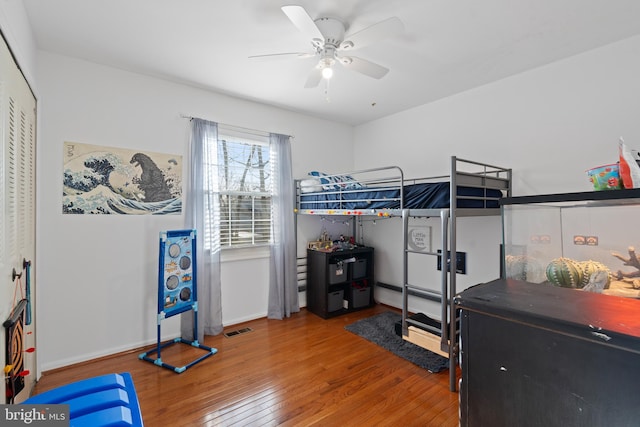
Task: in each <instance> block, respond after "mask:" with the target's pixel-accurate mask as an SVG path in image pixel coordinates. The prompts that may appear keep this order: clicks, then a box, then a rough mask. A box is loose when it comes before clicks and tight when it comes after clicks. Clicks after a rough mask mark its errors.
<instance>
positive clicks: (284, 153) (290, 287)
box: [267, 134, 300, 319]
mask: <svg viewBox="0 0 640 427" xmlns="http://www.w3.org/2000/svg"><path fill="white" fill-rule="evenodd" d="M269 145H270V151H271V153H272V157H271V158H272V160H273V161H274V163H275V166H276V168H275V169H276V170H277V171H278V173H277V174H275V175H276V178H275V181H274V183H273V184H274V187H275V188H274V189H273V198H272V200H273V203H272V206H273V207H272V209H273V215H272V218H273V243H272V244H271V257H270V262H271V264H270V268H269V270H270V271H269V307H268V310H267V317H268V318H269V319H283V318H284V317H289V316H291V313H295V312H298V311H300V305H299V302H298V280H297V266H296V254H297V248H296V239H295V218H294V212H293V209H294V191H293V175H292V172H291V144H290V141H289V137H288V136H286V135H279V134H270V135H269Z"/></svg>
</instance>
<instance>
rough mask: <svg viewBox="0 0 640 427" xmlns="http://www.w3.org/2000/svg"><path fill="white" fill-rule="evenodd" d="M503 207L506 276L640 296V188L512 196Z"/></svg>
mask: <svg viewBox="0 0 640 427" xmlns="http://www.w3.org/2000/svg"><path fill="white" fill-rule="evenodd" d="M501 210H502V231H503V242H502V251H501V271H502V277H504V278H507V279H517V280H522V281H526V282H531V283H539V284H543V285H548V286H557V287H562V288H567V289H574V290H581V291H586V292H596V293H600V294H605V295H614V296H619V297H628V298H640V227H638V228H636V221H638V219H639V218H640V189H626V190H612V191H594V192H583V193H564V194H548V195H540V196H523V197H509V198H505V199H503V200H502V201H501ZM636 249H637V250H638V252H636Z"/></svg>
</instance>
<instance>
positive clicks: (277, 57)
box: [249, 52, 315, 61]
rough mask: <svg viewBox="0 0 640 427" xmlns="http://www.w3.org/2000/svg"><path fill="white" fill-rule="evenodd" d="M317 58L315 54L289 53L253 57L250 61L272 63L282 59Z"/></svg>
mask: <svg viewBox="0 0 640 427" xmlns="http://www.w3.org/2000/svg"><path fill="white" fill-rule="evenodd" d="M313 56H315V54H313V53H305V52H289V53H270V54H267V55H252V56H250V57H249V59H253V60H257V61H271V60H281V59H306V58H311V57H313Z"/></svg>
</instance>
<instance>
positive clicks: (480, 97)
mask: <svg viewBox="0 0 640 427" xmlns="http://www.w3.org/2000/svg"><path fill="white" fill-rule="evenodd" d="M638 76H640V37H634V38H630V39H627V40H624V41H621V42H618V43H615V44H612V45H609V46H606V47H603V48H600V49H596V50H593V51H590V52H587V53H585V54H581V55H578V56H574V57H571V58H567V59H565V60H562V61H559V62H556V63H553V64H549V65H547V66H544V67H541V68H538V69H535V70H532V71H529V72H525V73H522V74H519V75H516V76H513V77H510V78H506V79H503V80H501V81H499V82H496V83H492V84H488V85H486V86H482V87H479V88H476V89H473V90H469V91H467V92H464V93H460V94H458V95H455V96H452V97H449V98H446V99H443V100H441V101H438V102H434V103H431V104H427V105H423V106H420V107H417V108H413V109H411V110H408V111H404V112H401V113H398V114H395V115H392V116H389V117H386V118H382V119H379V120H376V121H374V122H370V123H367V124H364V125H361V126H359V127H357V128H356V129H355V138H354V152H355V156H354V158H355V169H362V168H368V167H376V166H381V165H385V164H388V163H389V161H390V160H389V159H393V160H392V162H393V164H396V165H398V166H401V167H402V168H403V169H404V171H405V176H408V177H420V176H435V175H440V174H445V173H447V172H448V170H449V163H450V162H449V157H450V156H452V155H455V156H458V157H461V158H465V159H472V160H479V161H484V162H487V163H491V164H496V165H500V166H505V167H511V168H513V176H514V195H528V194H544V193H562V192H573V191H589V190H591V187H590V183H589V181H588V179H587V177H586V174H585V170H586V169H588V168H591V167H593V166H597V165H601V164H606V163H613V162H615V161H617V156H618V151H617V149H618V145H617V144H618V138H619V137H620V136H623V137H624V138H625V140H626V142H627V143H628V144H629V145H631V146H632V147H633V148H636V149H640V126H639V125H638V123H640V121H639V120H638V111H640V78H638ZM460 221H461V222H464V223H465V224H466V223H468V222H469V221H470V220H468V219H461V220H460ZM473 221H480V222H477V223H476V224H475V226H474V225H466V227H468V228H471V229H468V230H462V231H461V232H460V233H459V239H458V250H465V248H471V247H473V246H477V247H479V248H480V251H476V252H475V253H473V252H471V253H469V254H468V257H469V263H470V268H469V269H470V272H469V275H468V276H459V282H462V286H467V285H468V284H473V283H474V282H475V283H479V282H481V281H486V280H491V279H493V278H496V277H497V272H498V270H499V267H498V260H499V257H498V255H497V254H498V245H499V243H500V235H501V232H500V223H499V219H498V221H495V220H492V219H491V218H486V219H474V220H473ZM472 224H473V223H472ZM464 226H465V225H463V227H464ZM378 228H381V227H378ZM480 230H482V231H481V232H480ZM487 230H492V231H491V232H487ZM395 235H396V237H395V238H394V237H393V236H394V233H393V232H388V231H383V232H376V233H372V232H368V233H367V236H369V237H370V240H369V241H370V242H371V244H372V246H375V247H376V275H377V278H378V279H380V280H382V281H386V282H387V283H392V284H396V285H400V284H401V283H402V271H401V268H400V267H399V266H398V262H399V260H401V257H400V255H401V250H402V249H401V248H402V247H401V242H400V243H398V242H397V239H399V238H400V237H399V236H400V234H399V233H398V234H395ZM479 261H481V262H479ZM376 298H377V299H378V300H379V301H381V302H385V303H387V304H390V305H396V306H400V304H401V299H400V296H399V295H398V294H396V293H393V292H387V291H385V290H378V291H377V292H376ZM413 304H417V305H420V304H422V302H413ZM425 311H432V309H425Z"/></svg>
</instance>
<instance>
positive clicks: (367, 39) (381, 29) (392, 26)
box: [340, 16, 404, 50]
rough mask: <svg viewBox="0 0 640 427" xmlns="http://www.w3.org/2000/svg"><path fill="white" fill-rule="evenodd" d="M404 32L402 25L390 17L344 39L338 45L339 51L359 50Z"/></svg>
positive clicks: (399, 21) (397, 19)
mask: <svg viewBox="0 0 640 427" xmlns="http://www.w3.org/2000/svg"><path fill="white" fill-rule="evenodd" d="M403 31H404V24H403V23H402V21H401V20H400V19H399V18H397V17H395V16H394V17H392V18H389V19H385V20H384V21H380V22H378V23H377V24H373V25H371V26H370V27H367V28H365V29H363V30H360V31H358V32H357V33H354V34H351V35H348V36H346V37H345V41H344V42H342V44H341V45H340V49H343V50H347V49H360V48H361V47H364V46H368V45H370V44H372V43H375V42H377V41H378V40H382V39H385V38H388V37H392V36H395V35H397V34H401V33H402V32H403Z"/></svg>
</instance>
